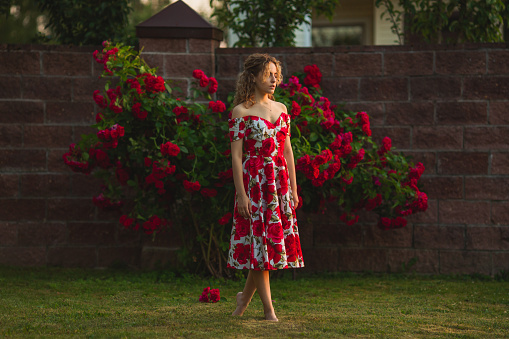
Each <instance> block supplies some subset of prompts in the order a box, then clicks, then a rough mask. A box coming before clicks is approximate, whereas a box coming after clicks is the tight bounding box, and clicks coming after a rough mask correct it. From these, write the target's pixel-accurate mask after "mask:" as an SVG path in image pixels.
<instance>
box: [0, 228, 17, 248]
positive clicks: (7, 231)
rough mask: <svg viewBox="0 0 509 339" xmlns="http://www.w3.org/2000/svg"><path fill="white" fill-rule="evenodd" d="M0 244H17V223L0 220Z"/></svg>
mask: <svg viewBox="0 0 509 339" xmlns="http://www.w3.org/2000/svg"><path fill="white" fill-rule="evenodd" d="M0 234H2V236H1V237H0V246H16V245H17V244H18V224H17V223H9V222H0Z"/></svg>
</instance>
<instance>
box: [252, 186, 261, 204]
mask: <svg viewBox="0 0 509 339" xmlns="http://www.w3.org/2000/svg"><path fill="white" fill-rule="evenodd" d="M261 197H262V196H261V191H260V186H259V185H254V186H253V187H252V188H251V199H252V201H253V202H255V203H258V202H259V201H260V199H261Z"/></svg>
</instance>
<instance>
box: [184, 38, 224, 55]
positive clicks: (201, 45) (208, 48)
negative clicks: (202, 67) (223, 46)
mask: <svg viewBox="0 0 509 339" xmlns="http://www.w3.org/2000/svg"><path fill="white" fill-rule="evenodd" d="M188 44H189V53H211V54H214V51H215V50H216V48H219V41H217V40H212V39H189V40H188Z"/></svg>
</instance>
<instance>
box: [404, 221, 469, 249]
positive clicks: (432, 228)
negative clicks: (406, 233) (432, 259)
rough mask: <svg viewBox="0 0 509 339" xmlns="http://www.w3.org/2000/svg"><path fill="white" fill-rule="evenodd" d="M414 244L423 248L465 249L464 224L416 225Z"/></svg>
mask: <svg viewBox="0 0 509 339" xmlns="http://www.w3.org/2000/svg"><path fill="white" fill-rule="evenodd" d="M414 246H415V248H423V249H464V248H465V227H464V226H437V225H415V226H414Z"/></svg>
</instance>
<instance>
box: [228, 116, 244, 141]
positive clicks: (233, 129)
mask: <svg viewBox="0 0 509 339" xmlns="http://www.w3.org/2000/svg"><path fill="white" fill-rule="evenodd" d="M228 127H229V128H230V142H234V141H237V140H240V139H244V134H245V133H246V122H245V121H244V118H234V119H230V120H228Z"/></svg>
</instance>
